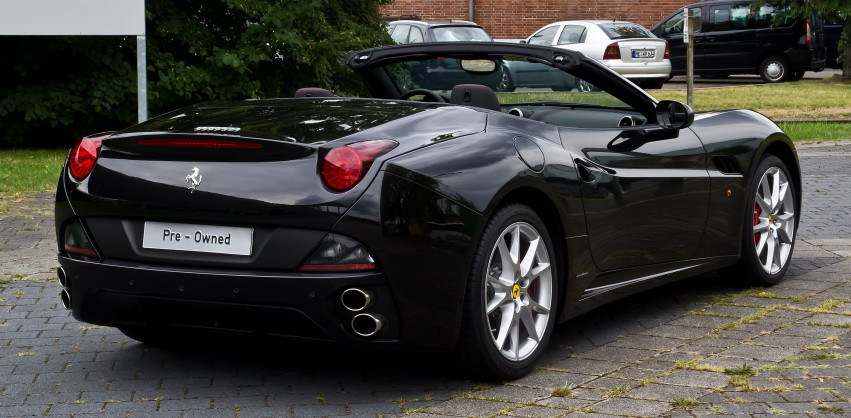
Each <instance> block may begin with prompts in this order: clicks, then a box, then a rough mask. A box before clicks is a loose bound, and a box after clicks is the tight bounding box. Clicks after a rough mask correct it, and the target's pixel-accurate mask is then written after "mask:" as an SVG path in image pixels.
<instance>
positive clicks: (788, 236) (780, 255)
mask: <svg viewBox="0 0 851 418" xmlns="http://www.w3.org/2000/svg"><path fill="white" fill-rule="evenodd" d="M753 206H754V213H753V233H754V234H753V237H754V250H755V251H756V257H757V260H758V262H759V264H760V265H761V266H762V269H763V270H764V271H765V272H766V273H768V274H776V273H777V272H779V271H780V270H781V269H782V268H783V267H784V266H785V265H786V262H787V261H788V259H789V256H790V254H791V251H792V245H793V243H794V241H795V197H794V196H793V193H792V189H791V188H790V187H789V180H788V179H787V178H786V174H785V173H784V172H783V170H781V169H780V167H777V166H772V167H770V168H769V169H768V170H766V171H765V173H763V175H762V178H760V180H759V183H758V184H757V191H756V196H755V197H754V205H753Z"/></svg>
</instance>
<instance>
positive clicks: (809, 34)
mask: <svg viewBox="0 0 851 418" xmlns="http://www.w3.org/2000/svg"><path fill="white" fill-rule="evenodd" d="M812 43H813V30H812V27H811V26H810V19H807V46H810V45H812Z"/></svg>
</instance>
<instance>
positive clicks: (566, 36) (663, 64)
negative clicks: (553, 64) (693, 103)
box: [525, 20, 671, 89]
mask: <svg viewBox="0 0 851 418" xmlns="http://www.w3.org/2000/svg"><path fill="white" fill-rule="evenodd" d="M525 42H526V43H527V44H530V45H552V46H556V47H559V48H564V49H569V50H571V51H579V52H581V53H583V54H585V55H587V56H589V57H591V58H594V59H596V60H597V61H600V62H602V63H603V64H604V65H606V66H607V67H609V68H611V69H612V70H614V71H615V72H617V73H618V74H620V75H622V76H624V77H626V78H627V79H629V80H630V81H632V82H634V83H636V84H637V85H639V86H641V87H645V88H656V89H658V88H661V87H662V83H664V82H665V80H667V79H668V78H669V77H670V73H671V62H670V60H669V59H668V45H667V44H666V43H665V41H663V40H661V39H659V38H657V37H656V36H655V35H653V33H651V32H650V31H649V30H647V29H646V28H644V27H643V26H641V25H639V24H636V23H632V22H622V21H611V20H568V21H563V22H555V23H551V24H549V25H546V26H544V27H543V28H541V29H539V30H538V31H537V32H535V33H534V34H532V36H530V37H528V38H526V41H525Z"/></svg>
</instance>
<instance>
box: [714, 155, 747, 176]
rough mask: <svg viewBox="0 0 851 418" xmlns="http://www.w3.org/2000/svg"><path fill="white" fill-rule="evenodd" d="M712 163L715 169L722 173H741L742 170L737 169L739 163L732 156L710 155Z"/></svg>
mask: <svg viewBox="0 0 851 418" xmlns="http://www.w3.org/2000/svg"><path fill="white" fill-rule="evenodd" d="M712 163H713V164H715V169H717V170H718V171H720V172H721V173H723V174H742V170H740V169H739V165H738V164H736V160H734V159H733V158H732V157H728V156H726V155H714V156H712Z"/></svg>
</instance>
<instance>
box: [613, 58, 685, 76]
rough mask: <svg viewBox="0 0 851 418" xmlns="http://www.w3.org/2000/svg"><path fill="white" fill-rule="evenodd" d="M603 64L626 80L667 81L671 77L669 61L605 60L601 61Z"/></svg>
mask: <svg viewBox="0 0 851 418" xmlns="http://www.w3.org/2000/svg"><path fill="white" fill-rule="evenodd" d="M603 63H604V64H605V65H606V66H607V67H609V68H611V69H612V70H613V71H614V72H616V73H618V74H620V75H622V76H624V77H626V78H628V79H634V78H641V79H648V78H659V79H667V78H668V77H669V76H670V75H671V64H670V62H669V61H665V62H647V63H644V62H637V63H627V62H624V61H621V60H607V61H603Z"/></svg>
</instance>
